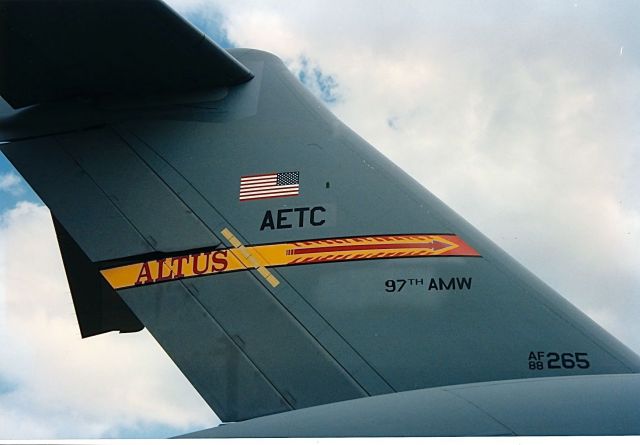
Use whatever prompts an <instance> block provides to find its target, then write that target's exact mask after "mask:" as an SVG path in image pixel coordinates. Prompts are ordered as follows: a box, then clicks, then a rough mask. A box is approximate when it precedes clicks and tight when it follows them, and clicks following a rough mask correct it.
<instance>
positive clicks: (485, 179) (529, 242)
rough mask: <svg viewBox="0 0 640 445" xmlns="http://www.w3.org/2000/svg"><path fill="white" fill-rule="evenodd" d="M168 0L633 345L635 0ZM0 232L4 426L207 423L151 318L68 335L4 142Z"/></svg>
mask: <svg viewBox="0 0 640 445" xmlns="http://www.w3.org/2000/svg"><path fill="white" fill-rule="evenodd" d="M169 3H170V4H171V5H172V6H173V7H174V8H175V9H176V10H178V11H179V12H180V13H181V14H182V15H183V16H185V17H186V18H187V19H188V20H189V21H190V22H191V23H193V24H194V25H195V26H197V27H198V28H200V29H201V30H202V31H203V32H205V33H206V34H207V35H209V36H210V37H211V38H212V39H214V40H215V41H216V42H218V43H219V44H220V45H221V46H223V47H251V48H259V49H263V50H267V51H270V52H272V53H274V54H276V55H278V56H279V57H281V58H282V59H283V60H284V61H285V63H286V64H287V66H288V67H289V68H290V69H291V71H292V72H293V73H294V74H295V75H296V76H297V77H298V79H300V81H301V82H302V83H303V84H305V85H306V86H307V87H308V88H309V89H310V90H311V91H312V92H313V93H314V94H316V95H317V96H318V97H319V98H320V99H321V100H322V101H324V103H325V104H326V106H327V107H328V108H329V109H330V110H331V111H332V112H333V113H334V114H335V115H336V116H338V117H339V118H340V119H341V120H343V121H344V122H345V123H346V124H347V125H348V126H350V127H351V128H352V129H354V130H355V131H356V132H357V133H358V134H360V135H361V136H362V137H364V138H365V139H366V140H367V141H369V142H370V143H371V144H372V145H374V146H375V147H377V148H378V149H379V150H380V151H381V152H382V153H384V154H385V155H386V156H387V157H388V158H390V159H391V160H392V161H393V162H395V163H396V164H398V165H399V166H400V167H401V168H403V169H404V170H406V171H407V172H408V173H409V174H411V175H412V176H413V177H414V178H416V179H417V180H418V181H419V182H420V183H422V184H423V185H424V186H425V187H426V188H428V189H429V190H430V191H431V192H433V193H435V194H436V195H437V196H438V197H439V198H441V199H442V200H443V201H444V202H446V203H447V204H448V205H449V206H451V207H452V208H453V209H454V210H456V211H457V212H458V213H459V214H460V215H462V216H463V217H464V218H465V219H467V220H468V221H469V222H471V223H472V224H473V225H474V226H475V227H477V228H478V229H479V230H480V231H482V232H484V233H485V234H486V235H487V236H488V237H489V238H491V239H492V240H494V241H495V242H496V243H497V244H498V245H500V246H501V247H502V248H503V249H505V250H506V251H507V252H508V253H509V254H511V255H512V256H513V257H514V258H516V259H517V260H518V261H519V262H521V263H522V264H524V265H525V266H526V267H527V268H529V269H530V270H531V271H532V272H534V273H535V274H536V275H538V276H539V277H540V278H542V279H543V281H545V282H546V283H547V284H549V285H551V286H552V287H553V288H555V289H556V290H557V291H559V292H560V293H561V294H562V295H563V296H565V298H567V299H568V300H569V301H571V302H572V303H573V304H574V305H576V306H577V307H578V308H580V309H581V310H582V311H584V312H586V313H587V314H588V315H589V316H590V317H591V318H593V319H594V320H596V321H597V322H598V323H600V324H601V325H602V326H604V327H605V328H606V329H607V330H608V331H609V332H611V333H612V334H613V335H614V336H616V337H617V338H619V339H620V340H621V341H623V342H624V343H625V344H627V345H628V346H629V347H631V348H632V349H634V350H635V351H636V352H640V323H638V322H637V320H638V319H639V317H640V274H639V273H638V270H639V267H640V193H639V192H640V180H639V179H638V173H637V172H638V171H639V170H640V119H639V118H638V117H639V116H640V46H638V42H640V29H638V27H637V26H636V23H635V22H636V20H633V18H635V17H640V3H638V2H635V1H629V2H625V1H616V2H584V1H549V2H545V1H540V2H527V3H525V2H514V1H483V2H478V1H453V2H452V1H431V2H419V1H413V2H411V1H400V2H386V1H385V2H383V1H367V2H363V1H349V0H342V1H340V2H329V3H327V2H326V1H323V2H320V1H300V0H298V1H285V0H279V1H270V0H261V1H259V2H257V1H256V2H251V1H234V2H220V1H215V0H214V1H206V2H205V1H199V0H172V1H170V2H169ZM2 106H3V104H1V103H0V108H2ZM0 245H1V248H0V283H1V284H2V285H1V286H0V345H1V348H0V439H11V438H31V439H35V438H94V437H95V438H98V437H167V436H171V435H175V434H180V433H184V432H188V431H192V430H196V429H201V428H206V427H210V426H213V425H214V424H216V423H217V422H218V420H217V418H216V417H215V415H214V414H213V413H212V412H211V410H210V409H209V408H208V407H207V406H206V404H205V403H204V402H203V401H202V399H201V398H200V397H199V396H198V394H197V393H196V392H195V390H194V389H193V388H192V387H191V386H190V385H189V383H188V382H187V381H186V379H185V378H184V377H183V376H182V374H181V373H180V372H179V371H178V370H177V368H176V367H175V365H173V363H172V362H171V360H170V359H169V358H168V357H167V356H166V355H165V354H164V352H163V351H162V350H161V348H160V347H159V346H158V345H157V343H156V342H155V341H154V340H153V339H152V338H151V337H150V335H149V334H148V333H147V332H146V331H143V332H140V333H136V334H126V335H118V334H115V333H111V334H106V335H101V336H97V337H92V338H89V339H85V340H81V339H80V334H79V330H78V327H77V324H76V320H75V315H74V311H73V306H72V302H71V297H70V293H69V289H68V285H67V283H66V279H65V275H64V269H63V267H62V262H61V259H60V255H59V249H58V247H57V243H56V240H55V234H54V232H53V227H52V223H51V218H50V214H49V212H48V210H47V209H46V207H44V206H43V204H42V202H41V201H39V199H38V198H37V196H35V195H34V193H33V191H31V189H30V188H29V186H28V185H27V184H26V183H25V182H24V181H23V180H22V179H21V178H20V176H19V175H18V174H17V172H15V171H14V170H13V169H12V168H11V166H10V164H9V163H8V162H7V160H6V159H4V158H2V157H0ZM28 269H31V270H33V269H35V270H38V271H40V273H39V275H38V278H37V279H33V278H32V275H27V273H26V272H25V271H26V270H28Z"/></svg>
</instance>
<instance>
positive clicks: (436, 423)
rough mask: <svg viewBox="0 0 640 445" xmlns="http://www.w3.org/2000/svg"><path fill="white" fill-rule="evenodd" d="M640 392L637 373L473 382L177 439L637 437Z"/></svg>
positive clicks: (316, 409) (270, 418) (342, 404)
mask: <svg viewBox="0 0 640 445" xmlns="http://www.w3.org/2000/svg"><path fill="white" fill-rule="evenodd" d="M639 391H640V375H638V374H633V375H629V374H625V375H607V376H582V377H552V378H545V379H529V380H512V381H506V382H489V383H477V384H469V385H460V386H448V387H441V388H433V389H421V390H414V391H407V392H402V393H398V394H389V395H383V396H377V397H372V398H369V399H358V400H350V401H347V402H339V403H333V404H330V405H323V406H317V407H314V408H307V409H303V410H298V411H292V412H289V413H283V414H275V415H273V416H267V417H262V418H257V419H252V420H247V421H245V422H238V423H235V424H234V423H231V424H226V425H221V426H219V427H215V428H210V429H207V430H202V431H198V432H195V433H191V434H187V435H185V436H182V437H185V438H187V437H188V438H196V437H213V438H215V437H345V436H347V437H353V436H356V437H376V436H378V437H380V436H382V437H388V436H392V437H393V436H404V437H412V436H507V435H519V436H583V435H584V436H590V435H596V436H609V435H637V434H640V399H639V398H638V397H637V394H638V392H639Z"/></svg>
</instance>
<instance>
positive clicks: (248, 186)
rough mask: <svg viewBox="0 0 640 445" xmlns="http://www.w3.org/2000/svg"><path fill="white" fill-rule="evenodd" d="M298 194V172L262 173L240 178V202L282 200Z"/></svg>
mask: <svg viewBox="0 0 640 445" xmlns="http://www.w3.org/2000/svg"><path fill="white" fill-rule="evenodd" d="M299 194H300V172H282V173H264V174H261V175H249V176H241V177H240V201H252V200H254V199H269V198H283V197H285V196H298V195H299Z"/></svg>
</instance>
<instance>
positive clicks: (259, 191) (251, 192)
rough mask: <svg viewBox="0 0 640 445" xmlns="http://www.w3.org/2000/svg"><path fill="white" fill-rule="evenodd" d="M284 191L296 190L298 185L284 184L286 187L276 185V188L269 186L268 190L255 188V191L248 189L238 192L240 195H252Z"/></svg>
mask: <svg viewBox="0 0 640 445" xmlns="http://www.w3.org/2000/svg"><path fill="white" fill-rule="evenodd" d="M284 192H292V193H293V192H295V193H297V192H298V186H297V185H296V186H286V187H278V188H273V187H272V188H270V189H268V190H257V191H248V192H242V193H240V196H241V197H242V196H253V195H267V194H269V193H284Z"/></svg>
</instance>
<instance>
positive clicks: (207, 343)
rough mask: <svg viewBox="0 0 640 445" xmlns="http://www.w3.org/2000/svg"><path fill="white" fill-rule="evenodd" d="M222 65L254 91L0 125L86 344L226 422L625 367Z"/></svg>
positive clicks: (260, 67) (468, 234)
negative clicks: (156, 359) (140, 354)
mask: <svg viewBox="0 0 640 445" xmlns="http://www.w3.org/2000/svg"><path fill="white" fill-rule="evenodd" d="M105 45H106V43H105ZM150 50H153V48H151V49H150ZM220 51H221V50H220ZM224 57H225V58H229V59H232V60H233V64H234V65H237V66H242V67H245V69H246V71H250V72H251V73H253V75H254V78H253V79H252V80H250V81H247V82H245V83H242V84H240V85H236V86H232V85H230V84H226V85H225V86H222V87H221V86H212V87H211V89H210V90H208V91H204V92H203V93H201V96H197V95H196V96H193V95H182V94H181V93H175V92H174V93H175V94H173V95H171V96H167V97H165V98H163V99H161V100H160V99H157V98H156V99H154V100H153V101H145V100H143V99H136V101H137V102H136V101H134V105H131V104H129V105H127V106H126V107H125V106H122V105H119V104H118V103H113V104H111V105H110V106H108V107H105V106H104V105H103V103H101V105H100V106H96V105H93V104H92V103H91V102H89V103H86V102H83V103H64V104H49V105H46V104H45V105H38V106H35V107H32V108H30V109H28V110H25V111H24V112H22V113H20V114H19V115H17V116H15V117H14V118H12V119H11V120H10V121H8V122H7V123H5V124H4V126H2V125H0V133H2V134H4V135H5V138H8V139H11V140H12V142H11V143H10V144H6V145H3V146H2V151H3V152H4V153H5V155H6V156H7V157H8V158H9V159H10V161H11V162H12V163H13V164H14V165H15V167H16V168H17V169H18V170H19V171H20V172H21V174H22V175H23V176H24V177H25V179H26V180H27V181H28V182H29V183H30V184H31V185H32V186H33V188H34V190H35V191H36V192H37V193H38V194H39V196H40V197H41V198H42V199H43V201H44V202H45V203H46V204H47V206H49V208H50V209H51V212H52V214H53V217H54V220H55V225H56V230H57V233H58V237H59V240H60V246H61V251H62V255H63V259H64V262H65V267H66V270H67V277H68V279H69V283H70V288H71V291H72V294H73V298H74V303H75V304H76V311H77V315H78V318H79V323H80V327H81V330H82V333H83V335H85V336H87V335H94V334H98V333H100V332H106V331H108V330H120V331H124V332H128V331H135V330H137V329H140V328H141V327H142V326H144V327H146V328H147V329H148V330H149V331H150V332H151V334H152V335H153V336H154V337H155V338H156V340H157V341H158V342H159V343H160V344H161V345H162V347H163V348H164V350H165V351H166V352H167V354H168V355H169V356H170V357H171V358H172V359H173V360H174V362H175V363H176V364H177V365H178V367H179V368H180V369H181V370H182V372H183V373H184V374H185V375H186V376H187V378H188V379H189V380H190V381H191V383H192V384H193V385H194V387H195V388H196V389H197V390H198V392H199V393H200V394H201V395H202V397H203V398H204V399H205V401H207V403H209V405H210V406H211V407H212V408H213V409H214V410H215V412H216V413H217V414H218V416H219V417H220V418H221V419H222V420H224V421H237V420H243V419H248V418H252V417H257V416H262V415H266V414H270V413H275V412H281V411H286V410H293V409H298V408H304V407H309V406H314V405H320V404H325V403H330V402H336V401H339V400H346V399H353V398H358V397H366V396H371V395H377V394H385V393H391V392H399V391H405V390H411V389H418V388H427V387H434V386H441V385H453V384H459V383H467V382H482V381H493V380H505V379H519V378H530V377H544V376H560V375H582V374H607V373H630V372H638V371H639V370H640V361H639V359H638V357H637V356H636V355H635V354H634V353H632V352H631V351H630V350H628V349H627V348H625V347H624V346H623V345H622V344H620V343H619V342H618V341H617V340H615V339H614V338H613V337H611V336H610V335H609V334H608V333H606V332H605V331H604V330H602V329H601V328H600V327H599V326H597V325H596V324H595V323H594V322H593V321H591V320H590V319H589V318H588V317H586V316H585V315H584V314H582V313H581V312H580V311H578V310H577V309H576V308H574V307H573V306H571V305H570V304H569V303H568V302H567V301H566V300H564V299H563V298H562V297H560V296H559V295H558V294H556V293H555V292H554V291H553V290H552V289H550V288H549V287H547V286H546V285H544V284H543V283H542V282H540V281H539V280H538V279H537V278H535V277H534V276H532V275H531V274H530V273H529V272H527V271H526V270H525V269H524V268H522V266H520V265H519V264H518V263H517V262H516V261H514V260H513V259H512V258H510V257H509V256H508V255H507V254H505V253H504V252H503V251H501V250H500V249H499V248H498V247H497V246H495V245H494V244H493V243H492V242H491V241H489V240H488V239H487V238H486V237H484V236H483V235H482V234H480V233H479V232H478V231H476V230H475V229H473V228H472V227H471V226H470V225H469V224H468V223H467V222H465V221H464V220H463V219H462V218H461V217H460V216H458V215H457V214H455V213H454V212H453V211H452V210H450V209H449V208H448V207H446V206H445V205H444V204H443V203H442V202H440V201H439V200H438V199H437V198H436V197H434V196H433V195H432V194H430V193H429V192H428V191H426V190H425V189H424V188H423V187H422V186H420V185H419V184H418V183H416V182H415V181H414V180H413V179H411V178H410V177H409V176H407V175H406V174H405V173H404V172H402V171H401V170H400V169H399V168H398V167H396V166H395V165H393V164H392V163H391V162H390V161H389V160H387V159H386V158H385V157H384V156H382V155H381V154H380V153H379V152H377V151H376V150H375V149H374V148H372V147H371V146H370V145H369V144H367V143H366V142H365V141H364V140H362V139H361V138H359V137H358V136H357V135H356V134H355V133H353V132H352V131H351V130H350V129H349V128H347V127H346V126H344V125H343V124H342V123H341V122H339V121H338V120H337V119H336V118H335V117H334V116H333V115H332V114H331V113H330V112H329V111H327V110H326V109H325V108H324V107H323V106H322V104H320V103H319V101H318V100H316V99H315V98H314V97H313V96H312V95H311V94H310V93H309V92H308V91H306V90H305V88H304V87H303V86H302V85H301V84H300V83H299V82H298V81H297V79H296V78H295V77H293V76H292V75H291V74H290V73H289V72H288V71H287V69H286V67H285V66H284V64H283V63H282V62H281V61H280V60H279V59H277V58H276V57H275V56H272V55H270V54H267V53H264V52H261V51H255V50H243V49H240V50H231V51H229V54H227V55H225V56H224ZM3 66H4V65H2V66H1V67H0V70H2V69H3ZM0 77H1V76H0ZM2 93H3V95H4V90H2ZM43 98H44V99H46V100H48V98H49V96H47V95H44V96H43ZM12 100H13V102H12V103H14V104H23V103H30V102H33V101H34V100H35V99H24V100H22V99H12ZM46 100H44V101H46Z"/></svg>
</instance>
